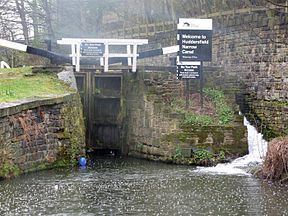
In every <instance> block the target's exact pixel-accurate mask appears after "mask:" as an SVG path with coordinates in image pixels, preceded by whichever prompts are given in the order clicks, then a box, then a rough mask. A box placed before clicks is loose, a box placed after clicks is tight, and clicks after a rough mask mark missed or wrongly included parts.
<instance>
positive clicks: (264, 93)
mask: <svg viewBox="0 0 288 216" xmlns="http://www.w3.org/2000/svg"><path fill="white" fill-rule="evenodd" d="M197 4H198V6H197V7H196V5H197ZM197 4H196V5H195V7H196V8H202V9H203V11H204V12H205V11H207V12H208V13H211V12H212V13H213V14H207V17H208V18H209V17H211V18H213V29H214V30H213V60H212V62H211V63H205V65H206V66H207V65H208V66H217V67H220V68H222V69H221V70H222V72H221V73H222V77H223V78H227V77H230V80H232V79H233V80H234V83H237V84H242V89H241V91H238V96H239V97H240V98H241V100H239V101H238V102H239V104H240V103H242V104H241V106H240V107H241V108H242V110H241V111H242V112H243V113H245V115H247V117H248V118H249V119H250V121H251V122H253V121H254V125H255V126H257V127H258V128H259V130H262V129H263V128H264V133H265V134H270V135H272V136H271V137H270V135H269V136H266V135H265V136H266V138H267V139H270V138H273V137H274V135H277V136H278V135H286V134H287V131H288V130H287V124H286V123H285V120H286V119H287V118H288V116H287V112H286V111H285V110H286V108H287V99H288V43H287V36H288V14H287V13H285V11H284V8H279V7H276V8H275V7H273V6H272V5H271V4H267V3H266V4H267V5H264V6H265V7H264V8H262V6H263V2H262V3H261V2H260V1H259V2H256V1H255V4H254V6H253V5H252V7H251V8H247V10H245V7H244V6H245V5H243V4H240V5H238V6H237V5H236V2H234V3H233V4H232V3H231V5H229V4H230V3H228V2H226V3H225V5H226V6H227V7H228V8H230V9H231V8H234V9H235V12H234V13H226V12H227V10H228V8H226V6H225V7H224V6H223V4H224V3H223V4H222V5H221V4H219V6H217V5H214V6H213V7H211V5H212V4H208V3H207V1H201V3H200V2H198V3H197ZM199 4H200V5H199ZM205 5H206V6H205ZM233 5H234V6H233ZM248 5H249V4H248ZM255 5H261V7H256V6H255ZM220 6H221V7H220ZM222 6H223V7H222ZM236 6H237V7H236ZM242 6H243V7H244V9H243V8H242V9H240V11H239V10H238V9H239V8H241V7H242ZM250 6H251V5H250ZM225 8H226V9H225ZM268 8H272V9H268ZM190 12H191V14H193V10H192V9H191V11H190ZM204 12H203V13H202V14H199V13H198V12H197V14H198V15H199V16H202V15H203V14H205V13H204ZM228 12H229V11H228ZM175 34H176V31H174V32H173V31H168V32H166V33H165V34H158V35H159V37H160V36H161V37H162V40H159V39H158V37H157V33H156V35H155V36H153V38H152V39H151V40H150V41H149V42H151V45H155V44H156V45H155V47H156V48H158V47H159V46H167V45H170V44H171V43H174V44H176V37H175ZM154 39H155V40H154ZM169 40H170V42H167V41H169ZM151 45H149V46H151ZM150 48H151V47H150ZM159 59H162V61H160V60H157V59H155V58H154V59H151V61H150V62H149V61H148V60H145V61H144V63H145V64H148V65H149V64H150V65H159V64H165V62H166V64H169V61H168V57H167V56H161V57H159ZM219 84H220V85H224V82H222V83H219ZM283 110H284V111H283ZM255 119H257V120H256V121H255ZM280 119H281V120H280ZM282 120H284V121H282ZM265 130H267V131H268V132H267V133H266V132H265ZM273 134H274V135H273Z"/></svg>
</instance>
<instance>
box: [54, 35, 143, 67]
mask: <svg viewBox="0 0 288 216" xmlns="http://www.w3.org/2000/svg"><path fill="white" fill-rule="evenodd" d="M57 43H58V44H63V45H70V46H71V55H70V56H71V57H72V65H74V66H75V67H76V71H77V72H79V71H80V58H85V57H86V58H87V57H90V58H91V57H95V58H96V57H97V56H83V55H81V50H80V47H81V44H82V43H99V44H103V45H104V54H103V56H98V57H100V64H101V65H102V66H104V72H108V70H109V58H112V57H118V58H127V60H128V66H132V72H136V69H137V57H138V53H137V50H138V49H137V48H138V46H139V45H144V44H148V40H146V39H93V38H63V39H62V40H58V41H57ZM110 46H126V47H127V49H126V52H125V53H110V52H109V47H110ZM131 48H132V51H131Z"/></svg>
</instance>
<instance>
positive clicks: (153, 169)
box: [0, 158, 288, 216]
mask: <svg viewBox="0 0 288 216" xmlns="http://www.w3.org/2000/svg"><path fill="white" fill-rule="evenodd" d="M193 169H194V168H193V167H186V166H175V165H167V164H161V163H153V162H148V161H143V160H135V159H119V158H118V159H117V158H108V159H107V158H106V159H97V160H95V166H94V168H89V169H76V170H73V171H64V170H51V171H44V172H38V173H33V174H28V175H26V176H21V177H19V178H16V179H14V180H10V181H2V182H0V215H273V216H274V215H288V187H287V186H283V185H282V186H280V185H275V184H268V183H262V182H261V181H259V180H257V179H255V178H253V177H250V176H233V175H231V176H229V175H210V174H209V173H195V172H193Z"/></svg>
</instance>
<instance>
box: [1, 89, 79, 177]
mask: <svg viewBox="0 0 288 216" xmlns="http://www.w3.org/2000/svg"><path fill="white" fill-rule="evenodd" d="M82 112H83V110H82V105H81V102H80V97H79V95H78V94H76V93H73V94H69V95H66V96H61V97H57V98H49V99H45V100H36V101H30V102H26V103H21V104H18V105H16V106H11V104H9V106H7V107H4V106H3V105H2V108H0V154H1V157H2V159H1V160H0V161H1V162H2V163H6V164H10V165H13V166H17V167H18V168H19V169H20V171H21V172H28V171H33V170H37V169H40V168H41V169H43V168H45V166H49V165H51V164H53V163H54V162H56V161H59V160H71V159H72V160H73V159H74V160H76V156H78V155H79V154H81V153H85V149H84V148H85V128H84V120H83V113H82ZM67 156H68V157H69V158H67ZM2 165H3V164H0V168H1V166H2Z"/></svg>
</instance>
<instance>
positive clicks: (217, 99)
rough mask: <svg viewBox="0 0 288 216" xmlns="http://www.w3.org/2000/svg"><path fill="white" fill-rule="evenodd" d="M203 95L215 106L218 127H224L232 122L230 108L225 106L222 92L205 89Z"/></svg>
mask: <svg viewBox="0 0 288 216" xmlns="http://www.w3.org/2000/svg"><path fill="white" fill-rule="evenodd" d="M204 93H205V95H206V96H207V97H209V98H210V99H211V100H212V101H213V103H214V104H215V106H216V113H217V116H218V123H219V124H220V125H225V124H228V123H230V122H231V121H232V120H233V111H232V109H231V107H230V106H229V105H228V104H227V102H226V98H225V95H224V93H223V92H222V91H220V90H216V89H212V88H206V89H204Z"/></svg>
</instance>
